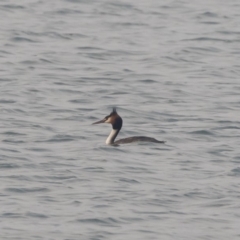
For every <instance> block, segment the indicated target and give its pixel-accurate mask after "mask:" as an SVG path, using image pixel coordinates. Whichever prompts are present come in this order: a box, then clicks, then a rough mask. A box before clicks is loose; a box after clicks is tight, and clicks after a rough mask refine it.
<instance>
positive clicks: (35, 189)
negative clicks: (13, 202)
mask: <svg viewBox="0 0 240 240" xmlns="http://www.w3.org/2000/svg"><path fill="white" fill-rule="evenodd" d="M4 190H5V191H7V192H15V193H32V192H49V189H48V188H40V187H33V188H5V189H4Z"/></svg>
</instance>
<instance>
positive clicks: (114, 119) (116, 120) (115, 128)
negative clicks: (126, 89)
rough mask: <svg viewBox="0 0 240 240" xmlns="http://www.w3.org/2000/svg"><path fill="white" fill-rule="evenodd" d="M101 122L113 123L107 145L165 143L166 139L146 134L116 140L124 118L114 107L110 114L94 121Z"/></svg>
mask: <svg viewBox="0 0 240 240" xmlns="http://www.w3.org/2000/svg"><path fill="white" fill-rule="evenodd" d="M99 123H110V124H112V131H111V132H110V134H109V136H108V138H107V140H106V144H107V145H118V144H125V143H132V142H154V143H165V142H164V141H158V140H157V139H155V138H150V137H144V136H139V137H138V136H136V137H128V138H123V139H120V140H117V141H114V140H115V138H116V137H117V135H118V133H119V132H120V130H121V128H122V124H123V120H122V118H121V117H120V116H119V115H118V113H117V110H116V108H113V110H112V112H111V113H110V114H109V115H108V116H106V117H105V118H104V119H102V120H100V121H97V122H94V123H93V124H99Z"/></svg>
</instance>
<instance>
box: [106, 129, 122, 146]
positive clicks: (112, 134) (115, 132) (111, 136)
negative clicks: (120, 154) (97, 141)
mask: <svg viewBox="0 0 240 240" xmlns="http://www.w3.org/2000/svg"><path fill="white" fill-rule="evenodd" d="M120 130H121V128H120V129H112V131H111V132H110V134H109V136H108V138H107V140H106V144H108V145H110V144H113V143H114V140H115V138H116V137H117V135H118V133H119V132H120Z"/></svg>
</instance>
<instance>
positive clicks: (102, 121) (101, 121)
mask: <svg viewBox="0 0 240 240" xmlns="http://www.w3.org/2000/svg"><path fill="white" fill-rule="evenodd" d="M105 121H106V119H105V118H104V119H103V120H100V121H97V122H94V123H92V125H93V124H99V123H104V122H105Z"/></svg>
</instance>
